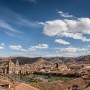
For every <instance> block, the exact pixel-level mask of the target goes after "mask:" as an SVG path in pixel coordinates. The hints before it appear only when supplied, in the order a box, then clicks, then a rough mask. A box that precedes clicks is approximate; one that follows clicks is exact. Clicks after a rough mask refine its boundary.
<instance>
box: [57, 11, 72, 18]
mask: <svg viewBox="0 0 90 90" xmlns="http://www.w3.org/2000/svg"><path fill="white" fill-rule="evenodd" d="M58 13H59V14H60V16H61V17H65V18H72V17H74V16H73V15H69V13H68V12H67V13H64V12H62V11H58Z"/></svg>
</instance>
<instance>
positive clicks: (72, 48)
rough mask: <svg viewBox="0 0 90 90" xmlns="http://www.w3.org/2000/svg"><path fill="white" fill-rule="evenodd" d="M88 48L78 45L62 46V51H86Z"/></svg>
mask: <svg viewBox="0 0 90 90" xmlns="http://www.w3.org/2000/svg"><path fill="white" fill-rule="evenodd" d="M86 50H87V49H85V48H76V47H72V46H69V47H67V48H61V49H60V52H69V53H70V52H71V53H75V52H82V51H86Z"/></svg>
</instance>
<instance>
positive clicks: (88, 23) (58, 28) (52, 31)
mask: <svg viewBox="0 0 90 90" xmlns="http://www.w3.org/2000/svg"><path fill="white" fill-rule="evenodd" d="M43 25H44V29H43V33H44V34H46V35H48V36H61V37H70V38H73V39H79V40H82V41H90V38H86V36H85V34H90V18H78V19H77V20H69V19H63V20H53V21H46V22H45V23H43Z"/></svg>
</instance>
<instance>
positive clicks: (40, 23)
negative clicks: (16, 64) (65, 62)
mask: <svg viewBox="0 0 90 90" xmlns="http://www.w3.org/2000/svg"><path fill="white" fill-rule="evenodd" d="M89 11H90V0H0V56H1V57H2V56H29V57H38V56H42V57H54V56H69V57H70V56H81V55H88V54H90V12H89Z"/></svg>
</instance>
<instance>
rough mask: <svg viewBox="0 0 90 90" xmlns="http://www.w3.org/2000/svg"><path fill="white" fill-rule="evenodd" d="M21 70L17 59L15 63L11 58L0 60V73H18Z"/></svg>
mask: <svg viewBox="0 0 90 90" xmlns="http://www.w3.org/2000/svg"><path fill="white" fill-rule="evenodd" d="M21 70H22V68H21V66H20V65H19V61H18V60H17V61H16V63H13V62H12V60H8V61H0V74H12V73H15V74H19V73H20V72H21Z"/></svg>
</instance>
